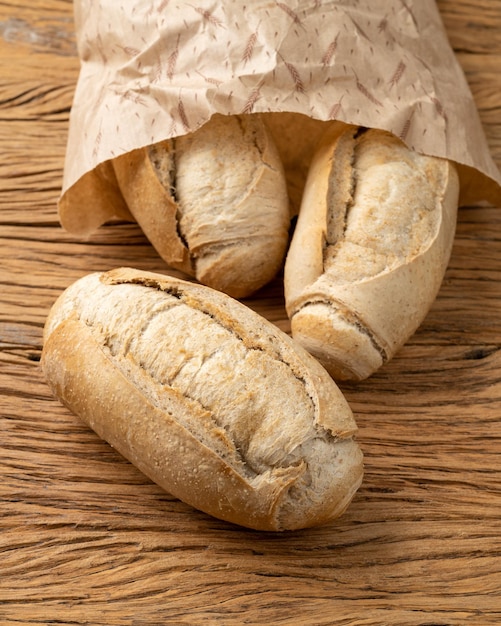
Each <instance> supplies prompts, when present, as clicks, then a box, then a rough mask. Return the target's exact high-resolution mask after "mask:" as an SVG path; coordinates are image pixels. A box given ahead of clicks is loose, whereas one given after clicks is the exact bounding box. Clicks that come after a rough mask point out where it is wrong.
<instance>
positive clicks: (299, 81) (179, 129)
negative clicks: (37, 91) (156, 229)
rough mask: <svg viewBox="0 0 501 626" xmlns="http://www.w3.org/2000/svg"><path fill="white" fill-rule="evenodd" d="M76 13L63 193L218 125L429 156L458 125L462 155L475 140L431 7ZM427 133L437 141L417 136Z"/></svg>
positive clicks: (398, 0) (233, 2)
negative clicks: (401, 147) (335, 126)
mask: <svg viewBox="0 0 501 626" xmlns="http://www.w3.org/2000/svg"><path fill="white" fill-rule="evenodd" d="M75 8H76V11H77V13H79V15H80V19H79V20H78V22H77V23H78V32H77V37H78V43H79V52H80V54H81V60H82V68H81V72H80V76H79V84H78V88H77V92H76V97H75V101H74V106H73V111H72V120H71V137H70V138H69V139H70V142H71V147H69V152H70V156H69V158H68V159H67V164H68V165H67V167H66V172H67V173H65V185H66V184H70V185H71V183H72V182H74V181H76V180H78V179H79V178H80V177H81V176H82V175H83V174H85V172H86V171H88V169H89V168H92V167H94V166H95V165H96V164H98V163H99V162H102V161H104V160H107V159H109V158H110V157H111V156H112V155H113V154H115V153H120V152H124V151H128V150H133V149H135V148H137V147H139V146H140V145H145V144H146V143H149V142H151V140H152V138H153V137H154V139H155V141H161V140H163V139H167V138H168V137H172V136H175V135H177V134H184V133H188V132H191V131H193V130H195V128H198V127H199V126H200V125H201V124H203V123H204V122H205V121H207V120H208V119H209V118H210V117H211V116H212V115H213V114H215V113H221V114H225V115H232V114H241V113H259V112H268V111H272V112H273V111H289V112H296V113H301V114H303V115H307V116H310V117H314V118H316V119H318V120H333V119H339V120H341V121H345V122H347V123H350V124H359V125H362V126H368V127H382V128H386V129H387V130H390V131H391V132H394V134H395V135H397V136H400V137H401V138H403V139H405V140H406V142H408V143H409V144H412V145H415V146H417V147H418V148H419V149H420V151H422V152H425V153H426V152H428V153H434V154H444V153H447V151H448V150H449V147H450V146H451V145H453V144H454V142H455V141H456V139H454V140H451V137H450V136H448V135H447V133H448V132H450V129H451V128H454V125H456V126H457V125H459V124H461V120H462V119H465V118H466V119H468V120H469V121H471V120H473V124H472V126H471V129H473V130H475V131H476V132H475V133H472V132H470V134H469V135H468V142H469V143H474V142H475V141H476V137H477V136H478V135H479V134H481V127H480V126H476V125H475V119H476V117H475V116H476V113H477V112H476V109H475V106H474V103H473V102H472V100H471V98H470V99H469V98H468V95H469V94H466V97H462V98H458V97H456V92H458V91H461V90H462V89H463V85H465V79H464V75H463V74H462V73H461V68H460V67H459V66H458V64H457V63H456V62H455V61H456V60H455V58H454V55H453V53H452V51H451V49H450V47H449V44H448V41H447V37H446V34H445V32H444V31H443V25H442V23H441V21H440V14H439V13H438V9H437V7H436V2H435V0H420V2H419V3H418V2H414V1H412V0H353V1H352V2H346V1H345V0H290V1H286V0H262V1H259V2H248V1H247V0H228V1H227V2H222V3H216V2H214V0H198V1H195V0H188V1H187V2H186V3H184V2H175V1H174V0H158V2H151V0H135V2H124V3H121V2H116V0H75ZM420 31H423V32H425V33H426V37H427V39H429V40H430V41H431V40H432V39H433V42H434V43H433V46H427V45H423V42H422V41H421V40H420V37H419V36H420ZM413 45H415V47H414V48H412V46H413ZM409 46H411V48H409ZM439 52H443V55H442V56H440V55H439ZM438 62H440V63H441V64H442V65H441V67H440V68H439V76H438V77H437V76H435V75H434V69H435V65H436V64H437V63H438ZM442 77H443V78H442ZM453 90H454V93H452V92H453ZM437 124H438V127H439V128H440V132H438V133H433V132H426V131H427V129H429V128H432V127H433V125H435V127H436V126H437ZM84 132H85V133H86V134H85V136H84V138H83V139H82V135H83V134H84ZM461 140H463V141H465V143H466V141H467V136H466V135H465V137H464V138H462V139H461ZM466 155H467V156H468V155H469V150H466ZM465 160H466V159H465Z"/></svg>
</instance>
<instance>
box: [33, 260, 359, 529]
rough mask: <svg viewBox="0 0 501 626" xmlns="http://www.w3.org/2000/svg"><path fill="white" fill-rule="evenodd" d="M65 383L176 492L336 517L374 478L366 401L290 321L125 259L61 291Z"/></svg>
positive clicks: (314, 518)
mask: <svg viewBox="0 0 501 626" xmlns="http://www.w3.org/2000/svg"><path fill="white" fill-rule="evenodd" d="M42 368H43V372H44V374H45V377H46V379H47V381H48V383H49V385H50V386H51V388H52V390H53V392H54V394H55V395H56V396H57V397H58V398H59V399H60V400H61V401H62V402H63V403H64V404H65V405H66V406H67V407H69V409H70V410H72V411H73V412H74V413H75V414H77V415H78V416H80V417H81V418H82V419H83V420H84V421H85V422H86V423H87V424H88V425H89V426H90V427H91V428H93V429H94V430H95V431H96V432H97V433H98V434H99V435H100V436H101V437H102V438H103V439H105V440H106V441H108V442H109V443H110V444H111V445H112V446H113V447H115V448H116V449H117V450H118V451H119V452H120V453H121V454H122V455H124V456H125V457H126V458H128V459H129V460H130V461H131V462H132V463H134V464H135V465H136V466H137V467H138V468H139V469H140V470H141V471H143V472H144V473H145V474H146V475H147V476H149V477H150V478H151V479H152V480H153V481H156V482H157V483H158V484H159V485H161V486H162V487H163V488H164V489H166V490H167V491H168V492H170V493H171V494H173V495H174V496H176V497H177V498H179V499H181V500H183V501H185V502H187V503H188V504H190V505H192V506H194V507H196V508H198V509H201V510H202V511H205V512H206V513H209V514H211V515H213V516H215V517H218V518H221V519H223V520H227V521H230V522H234V523H237V524H240V525H243V526H246V527H250V528H254V529H261V530H276V531H279V530H287V529H297V528H303V527H308V526H313V525H318V524H323V523H326V522H328V521H329V520H332V519H333V518H335V517H337V516H338V515H340V514H341V513H342V512H343V511H344V510H345V508H346V507H347V506H348V504H349V502H350V501H351V499H352V497H353V495H354V493H355V491H356V490H357V488H358V486H359V484H360V482H361V479H362V454H361V451H360V448H359V446H358V444H357V443H356V441H355V439H354V436H355V434H356V430H357V429H356V424H355V421H354V418H353V414H352V412H351V410H350V408H349V406H348V404H347V402H346V400H345V399H344V397H343V395H342V394H341V392H340V391H339V389H338V387H337V386H336V384H335V383H334V382H333V380H332V379H331V377H330V376H329V375H328V374H327V372H326V371H325V370H324V369H323V368H322V367H321V366H320V365H319V364H318V362H317V361H316V360H315V359H314V358H313V357H312V356H311V355H309V354H308V353H307V352H306V351H304V350H303V349H302V348H301V347H300V346H298V345H296V344H295V343H294V341H293V340H292V339H291V338H290V337H288V336H287V335H286V334H285V333H283V332H282V331H280V330H279V329H277V328H276V327H275V326H274V325H273V324H272V323H271V322H268V321H267V320H265V319H264V318H262V317H261V316H259V315H258V314H257V313H255V312H254V311H252V310H251V309H249V308H247V307H246V306H244V305H243V304H241V303H239V302H238V301H236V300H233V299H232V298H230V297H228V296H226V295H225V294H222V293H220V292H217V291H215V290H213V289H209V288H207V287H204V286H201V285H197V284H194V283H189V282H186V281H182V280H178V279H174V278H171V277H168V276H162V275H159V274H154V273H148V272H141V271H138V270H133V269H127V268H121V269H117V270H114V271H110V272H107V273H95V274H90V275H88V276H85V277H83V278H82V279H80V280H78V281H77V282H76V283H74V284H73V285H71V286H70V287H69V288H68V289H67V290H66V291H65V292H64V293H63V294H62V295H61V296H60V297H59V299H58V300H57V302H56V303H55V304H54V306H53V308H52V310H51V312H50V314H49V316H48V319H47V322H46V325H45V330H44V346H43V351H42Z"/></svg>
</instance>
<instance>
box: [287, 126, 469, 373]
mask: <svg viewBox="0 0 501 626" xmlns="http://www.w3.org/2000/svg"><path fill="white" fill-rule="evenodd" d="M458 194H459V183H458V176H457V173H456V170H455V167H454V165H453V164H452V163H451V162H448V161H447V160H443V159H439V158H434V157H430V156H423V155H420V154H417V153H416V152H414V151H412V150H411V149H409V148H408V147H407V146H405V145H404V143H403V142H402V141H400V140H399V139H398V138H396V137H395V136H393V135H391V134H390V133H387V132H384V131H380V130H375V129H371V130H366V129H360V128H357V127H354V126H347V125H344V124H341V123H335V124H334V125H333V127H332V128H331V129H330V131H329V133H328V134H327V135H326V137H325V138H324V139H323V141H322V143H321V144H320V146H319V148H318V151H317V152H316V154H315V156H314V158H313V160H312V163H311V167H310V170H309V173H308V178H307V181H306V184H305V190H304V195H303V200H302V204H301V208H300V213H299V217H298V221H297V225H296V229H295V232H294V234H293V238H292V242H291V246H290V248H289V252H288V254H287V259H286V263H285V270H284V283H285V287H284V289H285V299H286V307H287V312H288V315H289V316H290V319H291V331H292V336H293V337H294V338H295V339H296V340H297V341H298V342H299V343H300V344H302V345H303V346H304V347H305V348H306V349H307V350H308V351H309V352H310V353H312V354H313V355H315V357H316V358H317V359H318V360H319V361H320V362H321V363H322V364H323V365H324V367H325V368H326V369H327V370H328V371H329V372H330V373H331V375H332V376H333V377H334V378H336V379H339V380H361V379H364V378H366V377H368V376H369V375H371V374H372V373H374V372H375V371H376V370H377V369H378V368H379V367H381V366H382V365H383V364H384V363H386V362H387V361H388V360H389V359H391V358H392V357H393V356H394V355H395V353H396V352H397V350H398V349H399V348H400V347H401V346H402V345H403V344H404V343H405V342H406V341H407V340H408V338H409V337H410V336H411V335H412V334H413V333H414V332H415V331H416V329H417V328H418V327H419V325H420V324H421V323H422V321H423V319H424V317H425V316H426V314H427V313H428V311H429V309H430V307H431V305H432V303H433V301H434V299H435V297H436V295H437V292H438V290H439V288H440V285H441V282H442V279H443V276H444V273H445V270H446V267H447V264H448V261H449V257H450V253H451V249H452V244H453V240H454V233H455V226H456V217H457V207H458Z"/></svg>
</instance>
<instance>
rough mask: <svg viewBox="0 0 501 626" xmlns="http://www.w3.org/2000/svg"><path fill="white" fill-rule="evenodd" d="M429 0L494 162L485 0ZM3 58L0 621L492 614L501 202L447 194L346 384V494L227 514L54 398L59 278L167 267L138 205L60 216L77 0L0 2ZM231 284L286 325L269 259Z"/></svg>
mask: <svg viewBox="0 0 501 626" xmlns="http://www.w3.org/2000/svg"><path fill="white" fill-rule="evenodd" d="M439 7H440V10H441V12H442V15H443V19H444V24H445V25H446V27H447V30H448V33H449V36H450V40H451V43H452V45H453V46H454V48H455V49H456V50H457V54H458V58H459V60H460V62H461V64H462V66H463V68H464V70H465V73H466V76H467V78H468V80H469V82H470V85H471V88H472V92H473V94H474V96H475V99H476V102H477V105H478V108H479V111H480V115H481V118H482V121H483V123H484V127H485V130H486V135H487V139H488V141H489V145H490V146H491V148H492V153H493V155H494V157H495V159H496V161H497V163H498V164H499V165H500V166H501V82H500V81H501V71H500V70H501V9H500V5H499V0H480V1H476V2H474V1H473V0H454V1H453V0H441V1H440V2H439ZM0 68H1V69H0V71H1V77H2V79H1V80H0V142H1V145H2V150H1V152H0V187H1V193H0V254H1V261H0V282H1V286H0V451H1V453H0V624H2V626H3V625H11V624H12V625H14V624H16V625H30V626H31V625H34V624H38V625H40V624H79V625H80V624H89V625H95V626H99V625H101V624H103V625H107V626H114V625H139V624H155V625H156V624H159V625H160V624H179V625H196V624H210V625H212V624H214V625H215V624H218V625H219V624H224V625H231V626H232V625H240V624H291V625H292V624H294V625H296V624H297V625H311V626H317V625H318V626H323V625H325V626H327V625H329V626H330V625H356V626H358V625H369V626H372V625H374V626H376V625H378V626H379V625H382V624H383V625H384V624H391V625H398V626H401V625H416V626H417V625H420V626H425V625H427V626H429V625H432V624H433V625H435V624H437V625H438V624H440V625H463V624H468V625H470V624H471V625H475V626H477V625H479V626H482V625H485V624H499V623H501V534H500V530H499V529H500V521H501V519H500V518H501V515H500V511H501V479H500V469H499V468H500V463H499V459H500V453H501V425H500V414H501V350H500V345H501V211H500V207H486V206H478V207H465V208H462V209H461V211H460V215H459V224H458V231H457V236H456V242H455V246H454V250H453V254H452V258H451V262H450V266H449V269H448V271H447V274H446V277H445V280H444V283H443V285H442V289H441V291H440V294H439V297H438V298H437V301H436V302H435V305H434V306H433V308H432V310H431V311H430V313H429V315H428V316H427V318H426V320H425V322H424V323H423V325H422V327H421V328H420V329H419V331H418V332H417V333H416V334H415V336H414V337H413V338H412V339H411V340H410V341H409V343H408V344H407V345H406V346H405V347H404V348H403V349H402V350H401V352H400V353H399V354H398V355H397V357H396V358H395V359H394V360H393V361H392V362H390V363H389V364H388V365H387V366H386V367H385V368H383V369H382V370H381V371H379V372H378V373H377V374H375V375H374V376H373V377H371V378H370V379H369V380H367V381H365V382H363V383H360V384H358V385H344V386H343V390H344V391H345V393H346V396H347V398H348V400H349V401H350V403H351V405H352V407H353V410H354V412H355V415H356V418H357V422H358V424H359V427H360V436H359V440H360V444H361V446H362V448H363V450H364V453H365V464H366V473H365V479H364V483H363V485H362V487H361V489H360V490H359V492H358V493H357V495H356V497H355V500H354V502H353V503H352V505H351V507H350V508H349V509H348V511H347V513H346V514H345V515H344V516H342V518H340V519H339V520H338V521H337V522H336V523H334V524H331V525H330V526H327V527H323V528H317V529H313V530H308V531H301V532H295V533H290V534H284V535H273V534H265V533H258V532H252V531H247V530H243V529H240V528H237V527H234V526H231V525H229V524H225V523H223V522H219V521H217V520H214V519H211V518H209V517H207V516H206V515H204V514H202V513H200V512H197V511H194V510H193V509H191V508H190V507H188V506H186V505H184V504H183V503H181V502H179V501H177V500H175V499H174V498H172V497H171V496H170V495H169V494H166V493H165V492H163V491H162V490H161V489H159V488H158V487H156V486H155V485H153V484H152V483H150V482H149V481H148V480H147V479H146V478H145V477H144V476H142V475H141V474H140V473H139V472H138V471H137V470H136V469H135V468H134V467H132V466H131V465H130V464H129V463H127V462H126V461H125V460H124V459H122V458H121V457H120V456H119V455H118V454H117V453H116V452H115V451H114V450H113V449H112V448H110V447H109V446H108V445H107V444H105V443H104V442H102V441H101V440H99V439H98V438H97V437H96V435H94V434H93V433H92V432H90V431H89V430H88V429H87V428H86V427H85V426H84V425H83V424H82V423H81V422H79V421H78V420H77V419H76V418H75V417H74V416H72V415H71V414H70V413H69V412H68V411H67V410H66V409H64V408H63V407H62V406H60V405H59V404H58V403H57V402H56V401H55V400H54V399H53V398H52V397H51V395H50V392H49V390H48V387H47V386H46V385H45V382H44V381H43V378H42V376H41V373H40V368H39V363H38V361H39V358H40V350H41V340H42V327H43V323H44V321H45V317H46V315H47V312H48V310H49V307H50V306H51V304H52V303H53V301H54V300H55V298H56V297H57V295H58V294H59V293H60V292H61V290H62V289H64V288H65V287H66V286H67V285H68V284H70V283H71V282H73V281H74V280H75V279H77V278H78V277H80V276H82V275H84V274H86V273H88V272H90V271H93V270H97V269H109V268H112V267H116V266H118V265H131V266H136V267H139V268H143V269H149V270H153V271H165V266H164V265H163V263H162V262H161V261H160V260H159V258H158V257H157V255H156V254H155V253H154V251H153V250H152V248H151V246H150V245H149V244H148V242H147V241H146V240H145V238H144V237H143V235H142V234H141V232H140V231H139V229H138V228H137V227H136V226H134V225H131V224H119V223H117V224H110V225H108V226H105V227H103V228H102V229H100V230H99V232H97V233H96V235H95V236H93V237H92V239H89V240H88V241H80V240H78V239H76V238H73V237H71V236H69V235H68V234H66V233H65V232H63V231H62V230H61V229H60V227H59V224H58V221H57V214H56V201H57V197H58V193H59V189H60V185H61V180H62V166H63V159H64V151H65V145H66V134H67V130H68V115H69V110H70V107H71V102H72V97H73V90H74V86H75V81H76V79H77V75H78V59H77V56H76V46H75V40H74V34H73V21H72V3H71V2H70V1H69V0H68V1H66V0H24V1H23V2H21V3H20V4H19V3H14V2H12V1H7V2H5V1H4V2H0ZM247 302H248V304H249V305H250V306H251V307H252V308H254V309H255V310H257V311H258V312H260V313H262V314H263V315H265V316H266V317H268V319H270V320H272V321H273V322H274V323H276V324H277V325H278V326H279V327H280V328H282V329H283V330H286V331H287V330H288V328H289V327H288V322H287V319H286V316H285V312H284V306H283V299H282V287H281V281H280V278H277V280H275V281H274V282H273V283H272V284H270V285H269V286H267V287H266V288H265V289H263V290H262V291H261V292H260V293H259V294H257V295H256V296H255V297H253V298H250V299H248V300H247Z"/></svg>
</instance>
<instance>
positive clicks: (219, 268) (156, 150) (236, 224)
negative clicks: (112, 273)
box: [113, 115, 290, 298]
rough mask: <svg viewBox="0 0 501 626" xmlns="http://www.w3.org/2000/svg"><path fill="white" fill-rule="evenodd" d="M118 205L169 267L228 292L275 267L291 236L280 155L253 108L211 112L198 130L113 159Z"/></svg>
mask: <svg viewBox="0 0 501 626" xmlns="http://www.w3.org/2000/svg"><path fill="white" fill-rule="evenodd" d="M113 167H114V170H115V175H116V178H117V181H118V185H119V187H120V190H121V192H122V194H123V196H124V198H125V201H126V204H127V206H128V208H129V210H130V212H131V213H132V215H133V216H134V218H135V219H136V220H137V222H138V224H139V225H140V226H141V228H142V230H143V232H144V233H145V235H146V236H147V237H148V239H149V241H150V242H151V243H152V245H153V246H154V247H155V249H156V250H157V252H158V253H159V255H160V256H161V257H162V258H163V259H164V260H165V261H166V263H168V264H169V265H170V266H171V267H174V268H176V269H179V270H182V271H183V272H185V273H186V274H188V275H190V276H194V277H196V278H197V280H199V281H200V282H201V283H203V284H205V285H209V286H210V287H214V288H215V289H218V290H220V291H223V292H225V293H227V294H229V295H231V296H233V297H236V298H241V297H245V296H247V295H249V294H251V293H253V292H255V291H256V290H257V289H259V288H260V287H262V286H263V285H265V284H266V283H267V282H269V281H270V280H271V279H272V278H273V277H274V276H275V275H276V274H277V272H278V271H279V269H281V267H282V264H283V260H284V257H285V253H286V249H287V245H288V243H289V239H288V238H289V227H290V215H289V199H288V192H287V185H286V181H285V175H284V171H283V166H282V162H281V160H280V157H279V155H278V152H277V149H276V147H275V143H274V141H273V139H272V136H271V133H270V132H269V131H268V129H267V127H266V125H265V123H264V122H263V119H262V118H261V116H259V115H243V116H223V115H215V116H213V117H212V118H211V119H210V120H209V122H207V123H206V124H205V125H204V126H202V127H201V128H199V129H198V130H197V131H195V132H193V133H190V134H188V135H185V136H181V137H177V138H175V139H170V140H167V141H165V142H162V143H159V144H155V145H153V146H149V147H146V148H144V149H139V150H134V151H133V152H129V153H127V154H125V155H123V156H120V157H118V158H116V159H115V160H114V161H113Z"/></svg>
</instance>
